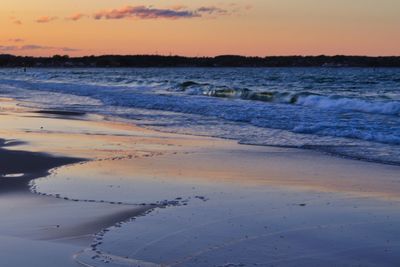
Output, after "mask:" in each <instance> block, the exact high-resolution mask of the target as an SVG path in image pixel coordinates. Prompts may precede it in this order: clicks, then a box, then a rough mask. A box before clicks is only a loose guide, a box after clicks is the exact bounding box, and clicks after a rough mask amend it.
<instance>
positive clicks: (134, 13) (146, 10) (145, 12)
mask: <svg viewBox="0 0 400 267" xmlns="http://www.w3.org/2000/svg"><path fill="white" fill-rule="evenodd" d="M198 16H199V15H198V14H196V13H195V12H193V11H189V10H181V9H179V10H176V9H159V8H152V7H146V6H126V7H122V8H119V9H111V10H102V11H99V12H96V13H95V14H94V15H93V18H94V19H97V20H98V19H124V18H132V17H135V18H139V19H158V18H165V19H180V18H193V17H198Z"/></svg>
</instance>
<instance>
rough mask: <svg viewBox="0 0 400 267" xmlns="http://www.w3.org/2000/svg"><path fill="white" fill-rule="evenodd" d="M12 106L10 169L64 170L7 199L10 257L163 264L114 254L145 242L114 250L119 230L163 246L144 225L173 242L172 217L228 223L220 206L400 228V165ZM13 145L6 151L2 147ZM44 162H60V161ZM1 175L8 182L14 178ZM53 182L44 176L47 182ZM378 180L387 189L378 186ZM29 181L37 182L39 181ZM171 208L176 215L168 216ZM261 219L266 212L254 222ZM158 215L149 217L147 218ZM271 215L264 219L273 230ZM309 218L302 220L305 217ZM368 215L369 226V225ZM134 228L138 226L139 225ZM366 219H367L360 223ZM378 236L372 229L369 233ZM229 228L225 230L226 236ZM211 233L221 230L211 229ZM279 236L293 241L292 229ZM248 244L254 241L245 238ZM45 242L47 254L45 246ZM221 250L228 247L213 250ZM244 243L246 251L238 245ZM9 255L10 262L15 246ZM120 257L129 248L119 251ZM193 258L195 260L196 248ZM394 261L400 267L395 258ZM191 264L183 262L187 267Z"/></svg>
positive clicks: (2, 232) (7, 111) (7, 133)
mask: <svg viewBox="0 0 400 267" xmlns="http://www.w3.org/2000/svg"><path fill="white" fill-rule="evenodd" d="M0 105H2V111H1V115H2V116H1V117H0V119H1V120H3V123H4V125H6V126H5V128H3V129H2V130H1V132H0V136H1V137H2V138H5V139H4V140H11V138H9V137H11V136H12V137H13V138H12V139H13V141H10V143H9V145H10V146H8V147H6V149H3V148H1V149H0V152H1V153H2V154H3V155H7V153H8V154H12V155H13V156H14V158H13V159H11V158H10V159H9V160H12V161H13V162H14V163H16V158H19V159H21V156H22V157H28V158H25V159H26V160H28V159H29V162H31V163H32V164H34V162H35V161H33V160H32V158H31V157H33V158H38V159H41V160H42V159H43V162H44V163H43V166H45V167H46V168H49V169H50V168H51V169H52V168H54V167H58V168H57V169H56V170H54V169H53V171H51V173H50V175H47V176H46V177H42V178H39V179H36V178H37V177H34V178H33V180H32V181H33V182H32V187H31V190H33V192H37V193H38V194H32V193H28V194H26V192H25V193H20V192H15V193H12V194H4V193H3V190H2V191H0V198H1V200H2V202H3V203H2V205H0V214H1V215H2V216H3V215H5V216H7V220H6V221H4V222H0V239H3V240H11V241H12V242H14V243H15V246H14V247H13V246H11V247H10V248H13V249H15V250H16V251H17V250H18V249H24V250H27V251H32V250H33V247H37V246H38V247H39V248H40V247H41V246H43V247H42V248H43V249H42V252H43V253H45V254H46V253H50V252H49V251H51V249H49V248H46V251H48V252H46V251H45V250H44V247H46V246H47V245H48V244H49V242H50V244H53V243H54V244H57V245H55V246H54V248H53V249H54V253H56V254H57V255H63V256H62V257H61V258H60V259H61V260H60V261H59V262H57V266H74V265H73V264H76V263H73V259H72V256H73V255H76V253H77V252H78V251H84V250H85V248H87V247H89V248H90V245H92V246H93V245H95V246H94V247H92V248H93V250H92V249H89V253H88V254H85V253H84V254H80V256H77V257H80V258H79V260H84V262H86V263H87V264H89V265H88V266H91V265H90V264H93V266H103V265H101V264H103V263H104V262H103V261H102V260H104V261H109V263H110V262H111V263H110V264H112V262H114V263H115V264H118V262H121V259H123V258H126V257H129V259H127V260H126V261H127V262H128V263H131V264H132V263H133V262H135V261H136V262H137V264H139V263H144V262H147V263H149V264H150V263H151V264H156V265H157V264H158V263H157V261H156V259H155V258H154V259H152V258H151V257H149V256H146V257H145V256H140V257H138V258H132V257H131V256H130V255H131V254H129V253H128V254H124V253H125V252H121V255H116V254H115V248H114V247H108V246H109V245H110V244H118V242H121V243H123V242H128V243H127V244H130V243H129V242H133V241H134V239H132V240H131V239H128V240H118V239H117V240H114V241H113V242H110V240H109V239H110V238H111V239H112V238H115V234H117V233H118V231H122V233H124V234H123V235H122V236H126V235H127V234H128V236H129V235H133V236H135V235H138V234H140V233H141V232H140V231H144V232H143V236H148V238H154V236H153V235H154V234H155V235H156V236H157V233H158V232H159V231H161V230H162V228H163V227H162V228H160V229H157V228H152V229H149V230H145V228H140V227H142V226H141V224H142V221H143V222H144V225H146V224H149V225H152V224H153V223H159V220H160V218H158V217H157V216H158V214H161V215H162V216H165V218H164V219H162V220H161V221H163V222H164V223H165V227H166V231H167V232H166V233H159V234H162V235H167V236H168V235H172V236H173V233H174V230H173V226H171V225H170V224H169V223H168V221H173V219H172V218H174V217H176V216H178V217H179V216H181V217H182V218H187V216H188V214H191V213H194V215H193V216H194V217H193V218H197V217H196V216H200V215H196V214H197V213H198V212H200V214H201V212H205V211H203V210H204V209H205V210H209V212H210V216H211V217H213V216H216V218H217V217H218V216H219V215H218V213H220V214H223V212H222V211H220V210H219V209H220V206H221V207H225V210H230V209H232V211H234V212H237V213H238V214H239V215H240V214H242V212H243V211H242V210H248V211H249V212H259V211H258V210H259V209H260V210H264V209H267V210H264V211H263V212H267V213H266V214H268V213H271V214H274V213H277V215H279V216H289V215H285V214H286V212H287V211H288V210H289V211H290V210H292V209H296V210H297V209H300V211H305V212H308V210H309V209H310V212H311V211H313V210H314V209H315V211H314V212H311V214H310V215H313V214H319V213H324V209H326V207H325V205H327V204H326V203H328V202H329V203H330V202H332V203H336V202H337V203H338V204H330V205H329V206H331V205H333V206H334V207H335V208H334V209H333V210H332V214H335V213H338V214H341V213H343V214H347V213H348V214H349V215H350V214H352V212H353V213H354V210H347V207H346V206H347V205H349V204H350V205H354V206H363V205H366V207H369V206H368V205H372V206H371V207H373V208H372V210H373V212H372V213H377V214H379V212H380V211H379V210H380V209H381V208H379V209H377V210H376V211H375V210H374V209H375V208H374V207H375V206H377V207H380V206H382V208H383V210H388V214H390V215H391V216H392V217H393V216H394V214H393V213H392V210H393V209H395V207H397V206H398V205H399V203H400V202H399V199H400V195H399V192H400V190H399V183H398V181H397V180H396V179H395V178H396V174H398V173H399V169H400V168H399V167H398V166H392V165H383V164H378V163H368V162H363V161H358V160H350V159H342V158H338V157H333V156H329V155H324V154H323V153H319V152H315V151H307V150H302V149H295V148H282V147H265V146H253V145H241V144H238V143H237V142H236V141H233V140H225V139H218V138H211V137H201V136H192V135H184V134H169V133H164V132H157V131H155V130H151V129H146V128H142V127H139V126H134V125H127V124H124V123H116V122H112V121H111V122H110V121H106V120H104V119H103V118H101V117H98V116H97V115H92V114H72V113H69V112H65V111H57V110H54V111H45V112H41V111H39V112H38V110H34V109H28V108H23V107H20V106H18V105H16V103H15V102H12V101H9V102H0ZM71 117H72V118H71ZM17 140H18V141H17ZM19 140H21V141H19ZM2 144H6V142H5V141H2ZM11 145H13V146H11ZM40 151H45V152H48V153H49V152H50V153H52V155H54V156H50V155H47V154H43V153H40ZM72 157H74V158H79V159H91V160H89V161H85V162H82V163H77V162H78V160H77V161H76V162H73V160H72V162H71V163H77V164H73V165H64V166H61V165H62V164H61V163H68V162H70V161H71V158H72ZM57 158H58V159H60V162H57V161H56V162H55V163H54V161H53V163H52V161H51V160H54V159H57ZM41 162H42V161H41ZM56 163H57V164H60V165H57V164H56ZM54 164H55V165H54ZM10 166H11V165H10ZM15 167H17V166H15ZM19 167H21V166H19ZM28 167H29V166H28ZM1 171H2V172H4V173H6V172H7V169H5V170H3V169H2V170H1ZM8 172H9V174H14V175H17V174H19V173H28V172H29V170H27V169H12V168H10V169H9V170H8ZM47 172H48V170H47ZM47 172H40V175H43V174H47ZM36 175H39V174H36ZM32 177H33V176H32ZM376 177H379V178H380V179H379V180H376ZM19 178H20V177H18V175H17V176H15V177H9V178H7V179H8V180H7V181H10V180H14V179H19ZM22 178H23V179H29V178H30V176H27V177H22ZM2 179H3V178H2ZM2 181H4V180H2ZM24 182H26V180H24ZM18 184H19V183H18ZM18 186H20V184H19V185H18ZM18 188H20V187H18ZM264 191H265V192H264ZM266 192H268V193H266ZM40 194H41V195H40ZM225 195H226V196H225ZM268 195H270V197H269V196H268ZM83 196H84V197H83ZM239 199H243V203H241V202H238V200H239ZM320 199H321V200H320ZM66 200H68V201H66ZM263 202H265V203H272V204H273V206H274V205H276V207H274V208H272V209H269V208H268V206H267V207H265V205H261V204H262V203H263ZM275 202H276V203H275ZM369 203H372V204H369ZM127 204H128V205H127ZM8 205H11V206H13V207H15V210H10V208H9V206H8ZM241 205H244V206H243V208H241V209H238V208H240V207H241ZM260 205H261V206H260ZM166 206H168V207H170V208H168V209H161V208H164V207H166ZM345 207H346V208H345ZM44 208H45V209H44ZM254 208H256V209H255V210H254V211H253V210H252V209H254ZM351 208H352V209H354V207H351ZM19 210H24V211H26V210H28V211H29V212H20V211H19ZM152 210H153V212H151V213H150V214H149V215H147V216H141V215H145V214H148V212H149V211H152ZM217 211H218V212H217ZM296 212H297V211H296ZM175 213H176V214H175ZM207 214H208V213H207V212H206V213H204V214H202V215H201V216H200V217H199V218H198V219H200V218H203V219H204V220H205V222H204V224H205V225H207V224H208V222H207V218H206V217H204V216H207ZM217 215H218V216H217ZM361 215H362V216H366V215H365V214H360V216H361ZM57 216H58V217H59V218H57ZM230 216H233V215H230ZM240 216H243V215H240ZM263 216H264V215H263ZM263 216H261V217H260V218H259V219H263V220H272V218H268V217H266V218H264V217H263ZM279 216H278V217H279ZM298 216H300V217H299V218H302V215H301V213H299V215H298ZM362 216H361V217H360V218H363V217H362ZM228 217H229V216H228ZM252 217H253V216H252ZM278 217H277V218H278ZM394 217H396V216H394ZM132 218H136V219H134V220H133V221H132ZM157 218H158V219H157ZM161 218H163V217H161ZM167 218H168V220H167ZM188 218H189V219H188V222H189V221H191V219H190V216H189V217H188ZM244 218H245V217H244ZM255 218H256V217H255ZM360 218H357V221H358V220H360ZM368 218H369V220H371V225H373V224H374V223H376V222H374V219H373V218H374V217H368ZM259 219H258V220H259ZM77 220H78V221H77ZM154 220H155V221H154ZM185 220H186V219H184V221H185ZM218 220H220V219H218ZM241 220H244V219H241ZM274 220H275V219H274ZM296 220H299V219H294V218H293V219H291V220H290V222H291V224H296ZM301 220H304V219H301ZM315 220H316V222H315V223H318V222H319V223H321V224H322V225H323V223H324V222H323V221H324V220H323V219H322V218H315ZM335 220H338V219H337V218H335ZM341 220H343V221H342V224H344V225H348V227H351V226H350V225H351V224H348V221H346V218H343V219H341ZM392 220H394V219H391V220H389V221H388V222H387V223H386V222H384V223H385V224H384V228H385V227H389V225H390V223H393V221H392ZM239 222H240V220H239ZM378 222H379V223H381V222H380V221H378ZM191 223H193V222H191ZM271 223H272V222H271ZM309 223H311V222H309ZM273 224H274V225H275V224H276V226H274V227H278V226H279V223H278V222H273ZM43 225H48V226H46V227H44V226H43ZM307 225H308V224H306V223H305V226H306V228H307V227H311V228H310V229H314V228H313V227H314V226H313V225H309V226H307ZM371 225H369V223H368V221H367V226H368V227H371ZM110 227H111V230H110ZM132 227H133V228H135V227H139V231H136V230H135V231H132V230H129V229H130V228H132ZM186 227H187V225H186V226H183V229H185V228H186ZM202 227H204V226H202ZM227 227H228V226H224V227H222V228H216V229H220V231H221V233H223V232H224V231H225V230H224V228H227ZM229 227H230V226H229ZM229 227H228V228H229ZM288 227H289V226H288ZM290 227H292V226H290ZM290 227H289V228H290ZM16 228H18V230H20V229H22V231H21V232H22V233H23V238H22V239H21V240H19V239H13V238H15V237H17V238H21V233H19V232H20V231H16ZM170 228H171V229H170ZM278 228H279V227H278ZM328 228H329V227H328ZM189 229H190V227H189ZM307 229H308V228H307ZM367 229H368V228H367ZM372 229H373V231H378V229H375V228H372ZM388 229H389V228H388ZM390 229H391V228H390ZM106 230H107V231H106ZM369 230H371V229H369ZM124 231H126V232H124ZM204 231H206V232H208V231H211V232H212V231H214V230H213V229H211V228H207V227H206V228H205V229H204ZM241 231H243V230H241ZM249 231H250V230H249ZM274 231H277V232H285V233H286V230H278V229H276V230H274ZM321 231H322V230H321ZM363 231H364V230H363ZM365 231H366V230H365ZM9 232H11V234H9ZM168 232H169V233H168ZM178 232H179V231H178ZM189 233H190V232H188V234H189ZM252 234H253V235H255V237H254V239H251V240H258V239H259V238H263V236H264V235H263V234H262V233H252ZM325 234H326V233H325ZM362 234H364V232H362V231H361V232H360V236H361V235H362ZM117 236H118V235H117ZM139 236H141V235H139ZM258 236H259V237H258ZM328 236H329V235H328ZM100 237H101V238H100ZM256 237H257V238H256ZM10 238H11V239H10ZM93 238H94V241H93ZM132 238H133V237H132ZM137 238H139V237H137ZM158 238H159V237H157V238H156V240H157V239H158ZM357 238H361V237H358V236H357ZM238 240H242V238H240V237H238ZM360 240H361V239H360ZM371 240H372V241H373V242H377V243H379V244H380V242H381V240H380V239H371ZM11 241H10V242H11ZM28 241H29V242H28ZM43 241H44V243H41V242H43ZM117 241H118V242H117ZM122 241H123V242H122ZM215 241H218V240H210V242H215ZM297 241H299V240H297ZM297 241H296V242H297ZM300 241H301V239H300ZM398 241H399V240H396V239H395V240H394V243H395V244H397V242H398ZM93 242H94V243H93ZM138 242H139V241H138ZM152 242H155V241H152ZM152 242H150V244H152ZM224 242H225V241H224ZM240 242H241V243H242V242H243V241H240ZM246 242H247V241H246ZM248 242H249V244H250V246H251V247H252V246H254V245H255V244H253V243H252V242H253V241H248ZM254 242H255V241H254ZM274 242H275V243H276V242H277V241H274ZM313 242H315V241H313ZM25 243H30V245H26V244H25ZM143 244H145V243H132V244H130V245H129V246H128V248H129V247H130V246H132V247H135V246H139V247H140V246H142V245H143ZM230 244H231V243H230V242H228V243H226V244H225V245H224V246H228V247H229V246H231V245H230ZM233 244H236V241H235V242H233V243H232V245H233ZM276 244H278V243H276ZM312 244H314V243H312ZM316 244H318V243H316ZM380 245H381V244H380ZM27 246H28V247H27ZM104 246H105V247H104ZM0 248H2V249H4V251H6V250H5V248H3V246H0ZM117 248H118V249H121V250H125V249H126V248H124V247H119V246H117ZM327 248H328V247H326V246H325V245H322V246H321V249H327ZM164 249H165V247H161V248H160V254H159V256H160V257H164V258H165V262H168V261H170V260H172V259H168V260H167V258H168V257H167V255H168V254H165V252H163V251H164ZM186 249H190V246H189V247H188V248H186ZM210 249H211V248H208V249H206V250H205V251H208V250H210ZM74 250H75V251H74ZM212 250H213V249H211V250H210V251H212ZM73 251H74V252H73ZM137 251H139V250H137ZM395 251H397V250H395ZM71 252H73V253H71ZM97 252H100V254H98V253H97ZM107 252H109V255H111V256H112V255H114V258H113V257H111V258H112V259H111V260H110V259H107V257H105V258H102V257H95V258H94V259H93V258H92V257H94V256H96V255H101V254H104V255H107ZM91 253H95V254H94V255H93V254H91ZM130 253H132V252H130ZM188 253H189V252H188ZM190 253H194V252H190ZM202 253H206V252H202ZM271 253H272V252H271ZM288 253H289V252H288ZM297 253H298V252H297ZM38 255H40V253H38V254H37V255H29V257H33V259H35V260H37V261H38V262H40V261H44V262H46V259H44V258H41V257H38ZM88 255H91V256H88ZM132 255H133V254H132ZM188 255H189V254H188ZM195 255H196V253H195ZM271 255H273V253H272V254H271ZM310 255H311V254H310ZM0 256H2V257H6V260H10V259H8V258H7V255H6V254H4V255H2V254H1V253H0ZM155 256H157V255H155ZM29 257H27V258H29ZM141 257H143V258H141ZM193 257H194V258H195V256H193ZM193 257H192V258H193ZM392 258H393V259H395V260H397V258H396V257H395V256H392ZM18 260H21V259H12V261H14V265H11V266H20V263H18ZM31 260H32V258H31ZM53 260H54V259H53ZM92 261H94V262H92ZM185 261H186V260H183V259H182V262H185ZM48 262H49V261H47V263H48ZM101 262H103V263H101ZM122 262H123V261H122ZM0 263H1V260H0ZM86 263H85V264H86ZM94 263H95V264H94ZM162 263H163V262H160V264H162ZM18 264H19V265H18ZM71 264H72V265H71ZM53 265H54V263H53ZM109 266H113V265H109ZM194 266H195V265H194Z"/></svg>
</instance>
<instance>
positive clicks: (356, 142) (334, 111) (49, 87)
mask: <svg viewBox="0 0 400 267" xmlns="http://www.w3.org/2000/svg"><path fill="white" fill-rule="evenodd" d="M0 95H1V96H6V97H14V98H16V99H20V100H28V101H29V102H30V103H31V105H33V106H35V107H37V108H52V109H63V110H78V111H84V112H91V113H100V114H103V115H107V116H111V117H113V118H119V119H124V120H125V121H128V122H129V121H131V122H133V123H136V124H139V125H143V126H146V127H151V128H156V129H158V130H162V131H168V132H179V133H187V134H197V135H208V136H215V137H222V138H229V139H235V140H238V141H239V142H241V143H245V144H256V145H272V146H284V147H298V148H305V149H316V150H320V151H325V152H328V153H331V154H334V155H340V156H346V157H351V158H357V159H362V160H368V161H375V162H381V163H389V164H400V149H399V148H400V69H397V68H392V69H389V68H377V69H374V68H144V69H139V68H119V69H115V68H108V69H100V68H87V69H76V68H71V69H64V68H59V69H51V68H50V69H28V70H27V72H24V71H23V70H21V69H1V70H0Z"/></svg>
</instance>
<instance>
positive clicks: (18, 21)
mask: <svg viewBox="0 0 400 267" xmlns="http://www.w3.org/2000/svg"><path fill="white" fill-rule="evenodd" d="M10 20H11V22H12V23H14V24H16V25H22V21H21V20H19V19H18V18H16V17H14V16H12V17H10Z"/></svg>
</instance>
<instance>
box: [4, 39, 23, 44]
mask: <svg viewBox="0 0 400 267" xmlns="http://www.w3.org/2000/svg"><path fill="white" fill-rule="evenodd" d="M7 41H9V42H12V43H22V42H23V41H25V40H24V39H21V38H11V39H8V40H7Z"/></svg>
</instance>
